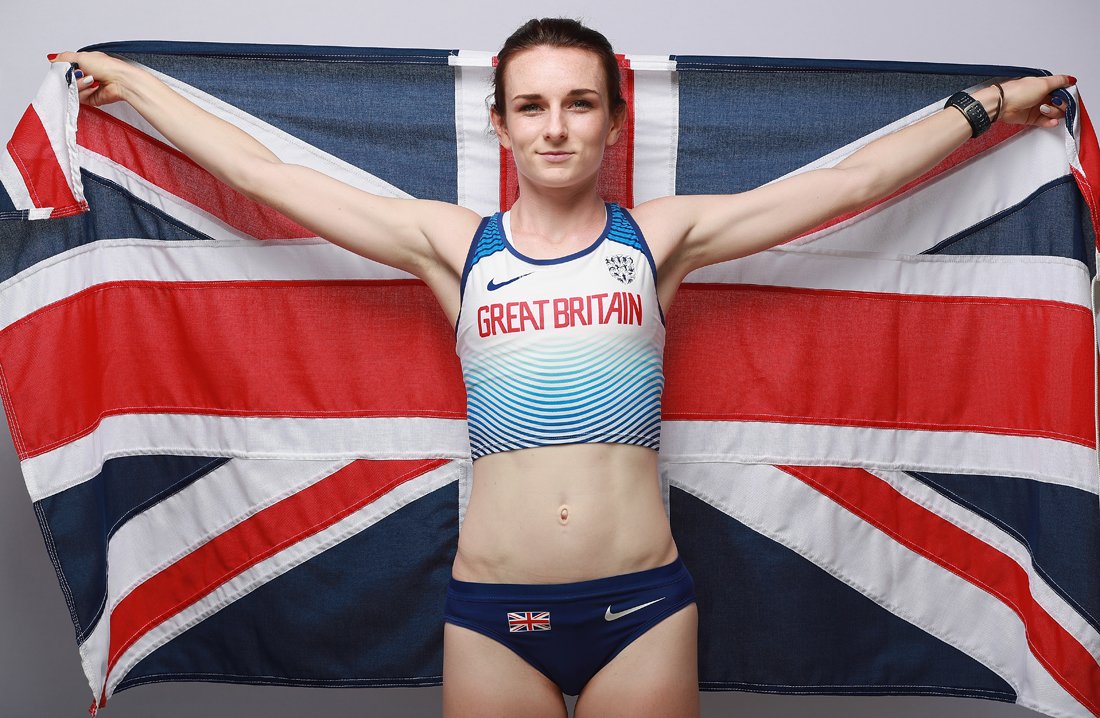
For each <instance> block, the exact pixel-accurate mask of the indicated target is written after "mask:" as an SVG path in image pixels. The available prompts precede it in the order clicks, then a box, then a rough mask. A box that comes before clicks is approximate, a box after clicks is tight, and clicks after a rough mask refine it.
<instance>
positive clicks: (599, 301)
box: [588, 292, 607, 324]
mask: <svg viewBox="0 0 1100 718" xmlns="http://www.w3.org/2000/svg"><path fill="white" fill-rule="evenodd" d="M605 297H607V292H604V293H603V294H590V295H589V296H588V314H589V316H591V317H592V321H593V323H596V322H599V323H600V324H607V319H605V318H604V315H603V300H604V298H605ZM593 299H595V300H596V311H595V312H593V311H592V300H593Z"/></svg>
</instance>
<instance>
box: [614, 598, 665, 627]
mask: <svg viewBox="0 0 1100 718" xmlns="http://www.w3.org/2000/svg"><path fill="white" fill-rule="evenodd" d="M663 600H665V597H664V596H661V597H660V598H658V599H657V601H663ZM657 601H650V602H649V603H643V604H642V605H641V606H635V607H634V608H628V609H626V610H625V611H619V612H618V613H612V612H611V606H608V607H607V612H606V613H604V614H603V620H605V621H614V620H615V619H616V618H622V617H623V616H625V615H626V614H628V613H634V612H635V611H640V610H642V609H643V608H645V607H646V606H652V605H653V604H655V603H657Z"/></svg>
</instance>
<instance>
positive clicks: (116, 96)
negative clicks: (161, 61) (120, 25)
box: [47, 52, 132, 107]
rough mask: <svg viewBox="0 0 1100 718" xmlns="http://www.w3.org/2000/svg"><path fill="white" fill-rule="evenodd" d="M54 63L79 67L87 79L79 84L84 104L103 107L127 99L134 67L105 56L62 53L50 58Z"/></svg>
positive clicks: (100, 54)
mask: <svg viewBox="0 0 1100 718" xmlns="http://www.w3.org/2000/svg"><path fill="white" fill-rule="evenodd" d="M47 59H49V61H50V62H69V63H73V64H75V65H77V67H78V68H79V69H80V71H81V72H83V73H84V76H83V77H81V78H80V79H78V80H76V83H77V87H79V88H80V89H79V91H78V95H79V97H80V101H81V102H82V103H84V104H85V105H91V106H92V107H99V106H100V105H106V104H109V103H111V102H118V101H119V100H125V99H126V85H125V78H126V77H127V76H128V73H130V72H131V70H132V68H131V66H130V65H129V64H128V63H127V62H125V61H124V60H120V59H118V58H116V57H111V56H110V55H108V54H106V53H103V52H62V53H59V54H57V55H52V56H51V55H47Z"/></svg>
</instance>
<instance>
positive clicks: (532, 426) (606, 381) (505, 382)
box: [455, 203, 665, 459]
mask: <svg viewBox="0 0 1100 718" xmlns="http://www.w3.org/2000/svg"><path fill="white" fill-rule="evenodd" d="M606 207H607V224H606V226H605V227H604V230H603V232H602V233H601V234H600V236H599V237H598V238H597V239H596V241H595V242H593V243H592V244H591V245H590V246H588V247H586V248H585V249H582V250H580V251H579V252H575V253H573V254H570V255H568V256H565V257H561V258H559V259H532V258H530V257H526V256H524V255H523V254H520V253H519V251H517V250H516V248H515V247H514V246H512V243H511V242H510V241H509V239H508V234H509V228H508V213H507V212H505V213H501V212H497V213H496V214H494V215H492V216H490V217H486V218H484V219H483V220H482V221H481V225H480V226H479V227H478V230H477V233H476V234H475V235H474V238H473V242H472V243H471V246H470V252H469V254H468V256H467V257H466V265H465V267H464V269H463V271H462V300H461V305H460V310H459V315H458V321H457V323H456V324H455V333H456V351H457V353H458V357H459V359H460V360H461V362H462V377H463V379H464V380H465V382H466V396H467V414H468V417H469V419H468V420H469V430H470V448H471V454H472V457H473V458H474V459H477V458H479V457H482V456H485V455H486V454H492V453H496V452H499V451H510V450H513V449H524V448H530V447H535V446H547V445H551V444H580V443H618V444H637V445H639V446H645V447H648V448H651V449H654V450H656V449H658V448H659V447H660V438H661V391H662V390H663V389H664V368H663V363H662V362H663V358H664V344H665V321H664V313H663V311H662V309H661V306H660V303H659V301H658V299H657V287H656V267H655V266H654V263H653V256H652V255H651V254H650V251H649V247H648V246H647V245H646V242H645V239H644V238H643V237H642V233H641V232H640V231H639V230H638V225H636V224H635V223H634V220H633V218H632V217H631V216H630V215H629V214H628V213H627V212H626V211H625V210H623V209H622V208H621V207H620V206H619V205H617V204H614V203H607V205H606Z"/></svg>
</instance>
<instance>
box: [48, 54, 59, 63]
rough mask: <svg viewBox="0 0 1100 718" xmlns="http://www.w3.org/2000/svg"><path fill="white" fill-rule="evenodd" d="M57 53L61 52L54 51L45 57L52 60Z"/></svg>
mask: <svg viewBox="0 0 1100 718" xmlns="http://www.w3.org/2000/svg"><path fill="white" fill-rule="evenodd" d="M59 54H61V53H58V52H55V53H52V54H50V55H46V59H47V60H49V61H50V62H53V59H54V58H55V57H57V56H58V55H59Z"/></svg>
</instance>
